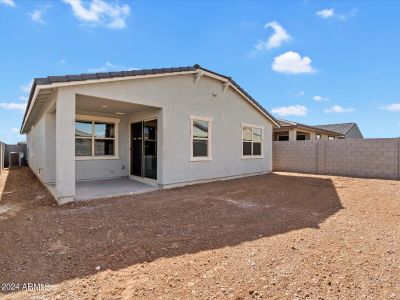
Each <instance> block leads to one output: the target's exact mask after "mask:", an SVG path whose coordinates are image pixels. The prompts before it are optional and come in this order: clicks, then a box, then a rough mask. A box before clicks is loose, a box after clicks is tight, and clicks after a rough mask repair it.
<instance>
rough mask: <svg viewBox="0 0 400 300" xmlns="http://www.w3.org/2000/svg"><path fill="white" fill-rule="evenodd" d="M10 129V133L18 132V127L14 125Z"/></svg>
mask: <svg viewBox="0 0 400 300" xmlns="http://www.w3.org/2000/svg"><path fill="white" fill-rule="evenodd" d="M10 131H11V132H12V133H19V129H18V128H16V127H13V128H11V129H10Z"/></svg>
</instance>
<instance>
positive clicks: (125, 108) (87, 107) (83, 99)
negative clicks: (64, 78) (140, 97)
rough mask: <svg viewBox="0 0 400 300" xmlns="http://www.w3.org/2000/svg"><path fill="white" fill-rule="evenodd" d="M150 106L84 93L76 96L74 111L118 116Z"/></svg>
mask: <svg viewBox="0 0 400 300" xmlns="http://www.w3.org/2000/svg"><path fill="white" fill-rule="evenodd" d="M150 107H151V106H147V105H140V104H135V103H129V102H122V101H115V100H110V99H105V98H98V97H92V96H86V95H77V96H76V112H77V113H85V112H96V113H104V114H108V115H115V116H116V117H118V116H119V115H121V114H118V113H124V114H131V113H134V112H138V111H142V110H148V109H149V108H150Z"/></svg>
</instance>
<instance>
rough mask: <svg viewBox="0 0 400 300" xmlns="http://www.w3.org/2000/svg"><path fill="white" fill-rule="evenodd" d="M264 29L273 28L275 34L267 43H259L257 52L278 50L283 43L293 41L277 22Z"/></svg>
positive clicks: (268, 24)
mask: <svg viewBox="0 0 400 300" xmlns="http://www.w3.org/2000/svg"><path fill="white" fill-rule="evenodd" d="M264 28H272V29H273V30H274V34H273V35H271V36H270V37H269V39H268V41H266V42H264V41H259V42H258V43H257V44H256V45H255V48H256V49H257V50H264V49H268V50H269V49H272V48H278V47H280V46H281V45H282V43H284V42H288V41H289V40H290V39H291V37H290V35H289V34H288V33H287V32H286V30H285V29H284V28H283V27H282V26H281V25H280V24H279V23H278V22H276V21H272V22H270V23H267V24H265V26H264Z"/></svg>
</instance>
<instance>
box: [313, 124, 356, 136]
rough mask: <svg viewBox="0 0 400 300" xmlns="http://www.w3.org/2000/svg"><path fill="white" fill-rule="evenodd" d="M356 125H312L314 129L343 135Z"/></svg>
mask: <svg viewBox="0 0 400 300" xmlns="http://www.w3.org/2000/svg"><path fill="white" fill-rule="evenodd" d="M354 125H356V123H338V124H325V125H314V127H317V128H320V129H324V130H329V131H334V132H337V133H340V134H342V135H345V134H346V133H347V132H348V131H349V130H350V129H351V128H352V127H353V126H354Z"/></svg>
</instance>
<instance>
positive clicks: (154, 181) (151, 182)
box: [128, 117, 158, 187]
mask: <svg viewBox="0 0 400 300" xmlns="http://www.w3.org/2000/svg"><path fill="white" fill-rule="evenodd" d="M153 120H157V138H156V143H157V154H158V118H157V117H152V118H146V119H142V120H135V121H129V130H128V132H129V133H128V134H129V138H128V141H129V143H128V149H129V155H128V156H129V162H128V164H129V178H130V179H133V180H136V181H140V182H143V183H146V184H149V185H152V186H157V187H158V168H157V179H150V178H146V177H140V176H136V175H132V173H131V168H132V165H131V160H132V141H131V138H132V135H131V134H132V132H131V131H132V124H134V123H139V122H146V121H153ZM142 130H143V128H142ZM142 141H144V140H142ZM143 156H144V143H143V142H142V173H143ZM157 164H158V155H157Z"/></svg>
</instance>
